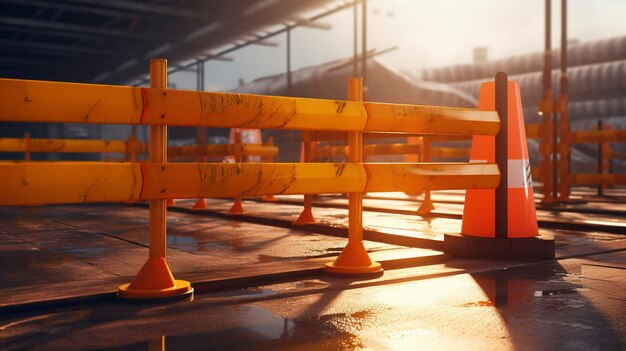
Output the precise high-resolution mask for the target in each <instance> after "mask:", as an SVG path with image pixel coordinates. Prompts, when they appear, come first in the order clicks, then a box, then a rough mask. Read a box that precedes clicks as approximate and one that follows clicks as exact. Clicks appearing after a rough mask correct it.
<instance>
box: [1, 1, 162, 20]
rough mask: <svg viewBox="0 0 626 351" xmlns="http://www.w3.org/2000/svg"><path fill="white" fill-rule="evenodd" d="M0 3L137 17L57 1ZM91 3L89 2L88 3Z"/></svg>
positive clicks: (130, 14)
mask: <svg viewBox="0 0 626 351" xmlns="http://www.w3.org/2000/svg"><path fill="white" fill-rule="evenodd" d="M0 3H5V4H15V5H20V6H33V7H41V8H51V9H57V10H63V11H72V12H77V13H88V14H94V15H99V16H109V17H119V18H133V17H137V14H136V13H132V12H128V11H124V10H111V9H105V8H101V7H97V6H91V5H90V4H85V5H72V4H69V3H66V2H57V1H44V0H0ZM90 3H91V2H90ZM143 16H145V18H146V19H154V18H156V17H154V16H146V15H143Z"/></svg>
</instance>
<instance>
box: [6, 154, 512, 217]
mask: <svg viewBox="0 0 626 351" xmlns="http://www.w3.org/2000/svg"><path fill="white" fill-rule="evenodd" d="M142 165H143V169H144V174H143V177H142V173H141V170H140V166H139V164H137V163H125V164H123V163H105V162H80V163H76V162H37V163H24V162H0V182H1V183H2V184H3V185H4V186H2V187H0V205H3V206H13V205H26V204H35V203H49V204H55V203H82V202H121V201H129V200H154V199H160V198H198V197H234V196H262V195H270V194H318V193H341V192H384V191H392V190H393V191H421V190H424V189H432V190H445V189H480V188H494V187H496V186H497V185H498V183H499V180H500V175H499V173H498V168H497V166H495V165H493V164H469V163H427V164H421V163H414V164H411V163H406V164H404V163H400V164H393V163H375V164H358V163H357V164H344V163H307V164H301V163H233V164H227V163H200V164H197V163H161V164H159V163H145V164H142ZM68 175H72V176H71V177H68ZM368 175H369V179H368ZM142 188H143V190H142ZM140 194H141V196H140Z"/></svg>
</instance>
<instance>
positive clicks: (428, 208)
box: [417, 198, 435, 215]
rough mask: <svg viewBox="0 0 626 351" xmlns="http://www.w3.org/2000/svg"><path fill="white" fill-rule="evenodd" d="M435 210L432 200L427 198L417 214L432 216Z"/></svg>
mask: <svg viewBox="0 0 626 351" xmlns="http://www.w3.org/2000/svg"><path fill="white" fill-rule="evenodd" d="M434 209H435V206H434V205H433V202H432V200H431V199H430V198H426V200H424V202H422V204H421V205H420V207H419V208H418V209H417V214H419V215H427V214H430V213H431V212H432V211H433V210H434Z"/></svg>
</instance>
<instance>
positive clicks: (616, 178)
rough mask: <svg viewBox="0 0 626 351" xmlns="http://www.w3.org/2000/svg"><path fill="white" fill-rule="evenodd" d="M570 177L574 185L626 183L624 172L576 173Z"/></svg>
mask: <svg viewBox="0 0 626 351" xmlns="http://www.w3.org/2000/svg"><path fill="white" fill-rule="evenodd" d="M570 179H571V182H572V184H576V185H626V174H598V173H589V174H587V173H576V174H572V175H571V178H570Z"/></svg>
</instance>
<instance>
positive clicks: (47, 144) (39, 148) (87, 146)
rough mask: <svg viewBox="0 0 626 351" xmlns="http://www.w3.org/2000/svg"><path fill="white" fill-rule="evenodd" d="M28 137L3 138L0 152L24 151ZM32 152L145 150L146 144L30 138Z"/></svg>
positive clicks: (122, 151) (123, 141)
mask: <svg viewBox="0 0 626 351" xmlns="http://www.w3.org/2000/svg"><path fill="white" fill-rule="evenodd" d="M26 144H27V142H26V139H21V138H1V139H0V152H24V151H25V150H26V146H27V145H26ZM29 150H30V152H61V153H74V152H86V153H92V152H102V153H105V152H108V153H125V152H145V151H146V144H145V143H144V142H140V141H134V142H132V141H125V140H92V139H30V147H29Z"/></svg>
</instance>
